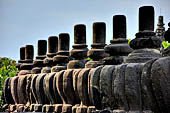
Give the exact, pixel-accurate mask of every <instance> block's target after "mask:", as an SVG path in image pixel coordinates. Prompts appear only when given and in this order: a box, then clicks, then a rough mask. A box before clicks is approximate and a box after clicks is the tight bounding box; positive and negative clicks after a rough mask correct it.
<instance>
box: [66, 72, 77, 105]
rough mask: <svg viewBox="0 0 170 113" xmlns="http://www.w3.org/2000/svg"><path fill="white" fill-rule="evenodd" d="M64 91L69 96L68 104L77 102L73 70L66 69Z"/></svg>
mask: <svg viewBox="0 0 170 113" xmlns="http://www.w3.org/2000/svg"><path fill="white" fill-rule="evenodd" d="M63 92H64V94H65V96H66V97H67V101H68V104H72V105H74V104H75V92H74V88H73V70H72V69H69V70H66V71H65V72H64V74H63Z"/></svg>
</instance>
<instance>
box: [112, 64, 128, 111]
mask: <svg viewBox="0 0 170 113" xmlns="http://www.w3.org/2000/svg"><path fill="white" fill-rule="evenodd" d="M126 66H127V64H121V65H117V66H116V67H115V71H114V73H113V75H115V77H114V80H113V79H112V80H113V81H112V91H113V94H114V97H115V103H116V105H117V106H118V109H121V110H128V109H129V108H128V103H127V99H126V95H125V82H126V81H125V70H126Z"/></svg>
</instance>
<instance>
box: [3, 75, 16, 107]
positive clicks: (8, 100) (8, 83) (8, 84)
mask: <svg viewBox="0 0 170 113" xmlns="http://www.w3.org/2000/svg"><path fill="white" fill-rule="evenodd" d="M3 93H4V98H5V101H6V103H7V104H14V100H13V98H12V94H11V78H10V77H7V78H6V80H5V82H4V88H3Z"/></svg>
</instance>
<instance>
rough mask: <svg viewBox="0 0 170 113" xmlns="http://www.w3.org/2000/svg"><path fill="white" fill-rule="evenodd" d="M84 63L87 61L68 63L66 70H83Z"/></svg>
mask: <svg viewBox="0 0 170 113" xmlns="http://www.w3.org/2000/svg"><path fill="white" fill-rule="evenodd" d="M86 62H87V60H72V61H70V62H69V63H68V65H67V68H68V69H79V68H84V67H85V63H86Z"/></svg>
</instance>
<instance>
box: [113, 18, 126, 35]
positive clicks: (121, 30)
mask: <svg viewBox="0 0 170 113" xmlns="http://www.w3.org/2000/svg"><path fill="white" fill-rule="evenodd" d="M113 38H126V17H125V16H124V15H116V16H113Z"/></svg>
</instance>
